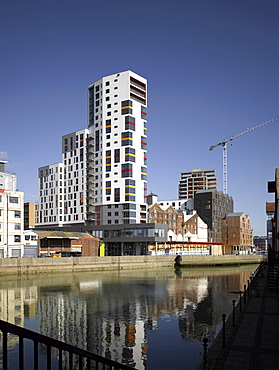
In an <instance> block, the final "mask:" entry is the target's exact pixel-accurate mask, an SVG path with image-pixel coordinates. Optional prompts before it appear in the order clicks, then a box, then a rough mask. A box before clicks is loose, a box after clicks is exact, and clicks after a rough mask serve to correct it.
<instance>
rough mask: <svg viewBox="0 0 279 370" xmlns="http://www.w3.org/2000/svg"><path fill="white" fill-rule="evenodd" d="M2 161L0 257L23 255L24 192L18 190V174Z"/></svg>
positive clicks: (0, 163) (0, 164)
mask: <svg viewBox="0 0 279 370" xmlns="http://www.w3.org/2000/svg"><path fill="white" fill-rule="evenodd" d="M5 163H7V162H6V161H0V257H2V258H3V257H22V256H23V204H24V193H23V192H21V191H17V190H16V175H15V174H10V173H7V172H5Z"/></svg>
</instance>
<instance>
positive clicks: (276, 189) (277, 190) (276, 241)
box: [268, 168, 279, 253]
mask: <svg viewBox="0 0 279 370" xmlns="http://www.w3.org/2000/svg"><path fill="white" fill-rule="evenodd" d="M268 192H269V193H274V217H273V218H272V226H271V227H272V245H271V248H272V250H273V251H274V252H276V253H278V252H279V238H278V236H279V234H278V232H279V222H278V206H279V168H275V178H274V181H269V182H268Z"/></svg>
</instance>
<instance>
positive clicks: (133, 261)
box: [0, 255, 263, 275]
mask: <svg viewBox="0 0 279 370" xmlns="http://www.w3.org/2000/svg"><path fill="white" fill-rule="evenodd" d="M174 258H175V256H172V255H171V256H165V255H161V256H111V257H62V258H0V275H4V274H28V273H32V274H36V273H45V272H63V271H73V272H74V271H76V272H78V271H102V270H121V269H133V268H155V267H168V266H169V267H173V266H174ZM262 260H263V256H257V255H251V256H249V255H244V256H242V255H241V256H235V255H225V256H182V263H181V267H182V268H183V267H189V266H191V267H193V266H196V267H204V266H224V265H241V264H249V263H251V264H252V263H254V264H256V263H260V262H261V261H262Z"/></svg>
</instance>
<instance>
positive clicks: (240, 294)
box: [239, 290, 242, 313]
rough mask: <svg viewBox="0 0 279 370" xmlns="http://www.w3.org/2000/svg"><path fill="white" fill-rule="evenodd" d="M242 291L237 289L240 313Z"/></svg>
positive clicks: (240, 310)
mask: <svg viewBox="0 0 279 370" xmlns="http://www.w3.org/2000/svg"><path fill="white" fill-rule="evenodd" d="M241 297H242V291H241V290H240V291H239V312H240V313H242V299H241Z"/></svg>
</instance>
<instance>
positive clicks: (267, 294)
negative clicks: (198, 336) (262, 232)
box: [199, 266, 279, 370]
mask: <svg viewBox="0 0 279 370" xmlns="http://www.w3.org/2000/svg"><path fill="white" fill-rule="evenodd" d="M255 280H256V282H257V283H256V284H257V287H256V288H257V289H259V296H256V293H254V294H252V292H250V293H249V296H248V295H246V303H244V297H242V302H241V303H242V304H241V306H242V307H241V308H242V312H240V304H238V305H237V307H236V309H235V326H234V327H233V315H231V316H230V317H229V318H228V320H227V321H226V323H225V332H223V329H221V331H220V333H219V335H218V337H217V339H216V341H215V342H214V343H213V344H212V346H211V347H210V348H209V350H208V353H207V357H206V362H205V363H201V364H200V367H199V368H200V369H228V370H230V369H251V370H256V369H263V370H267V369H279V294H278V290H277V289H273V290H271V289H268V268H267V266H266V268H265V269H264V270H263V271H262V273H259V274H258V276H257V278H256V279H255ZM269 286H270V284H269ZM224 343H225V346H224Z"/></svg>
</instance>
